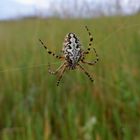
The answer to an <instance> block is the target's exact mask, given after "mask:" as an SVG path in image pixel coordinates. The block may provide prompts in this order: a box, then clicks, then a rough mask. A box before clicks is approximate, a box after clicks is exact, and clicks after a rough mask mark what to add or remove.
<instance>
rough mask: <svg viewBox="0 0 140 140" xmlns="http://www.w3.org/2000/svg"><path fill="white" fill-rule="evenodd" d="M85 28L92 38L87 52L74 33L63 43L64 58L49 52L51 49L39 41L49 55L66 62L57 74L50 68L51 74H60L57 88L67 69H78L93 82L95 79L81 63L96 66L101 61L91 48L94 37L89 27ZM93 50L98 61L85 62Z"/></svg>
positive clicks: (67, 36) (68, 35) (69, 34)
mask: <svg viewBox="0 0 140 140" xmlns="http://www.w3.org/2000/svg"><path fill="white" fill-rule="evenodd" d="M85 28H86V30H87V31H88V34H89V37H90V42H89V44H88V48H87V50H86V51H84V50H82V47H81V46H82V45H81V43H80V41H79V39H78V37H77V36H76V35H75V34H74V33H68V34H67V35H66V37H65V39H64V43H63V48H62V52H63V55H62V56H58V55H56V54H55V53H53V52H52V51H49V49H48V48H47V47H46V46H45V45H44V43H43V42H42V41H41V40H40V39H39V41H40V42H41V44H42V45H43V46H44V48H45V49H46V50H47V52H48V53H49V54H52V55H53V56H55V57H56V58H58V59H61V60H64V63H63V64H62V65H61V66H60V67H59V68H58V69H57V70H56V71H55V72H53V71H51V70H50V66H49V72H50V73H51V74H58V73H59V77H58V81H57V86H58V85H59V82H60V80H61V78H62V76H63V74H64V72H65V71H66V70H67V69H68V70H73V69H76V68H77V67H78V68H79V69H81V70H82V71H83V72H84V73H85V74H86V75H87V76H88V77H89V79H90V80H91V81H92V82H93V79H92V77H91V76H90V74H89V73H88V72H87V71H86V70H85V69H84V68H83V66H82V65H81V64H80V63H85V64H89V65H94V64H96V63H97V61H98V60H99V59H98V55H97V53H96V50H95V48H91V45H92V41H93V37H92V35H91V33H90V32H89V29H88V28H87V26H85ZM91 49H93V50H94V52H95V55H96V59H95V60H94V61H93V62H87V61H85V55H87V54H89V52H90V50H91Z"/></svg>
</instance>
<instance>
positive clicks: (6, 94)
mask: <svg viewBox="0 0 140 140" xmlns="http://www.w3.org/2000/svg"><path fill="white" fill-rule="evenodd" d="M85 25H87V26H88V28H89V29H90V32H91V33H92V35H93V37H94V47H95V48H96V51H97V53H98V55H99V59H100V61H99V63H98V64H96V65H95V66H88V65H84V67H85V68H86V69H87V70H88V71H89V72H90V74H91V75H92V76H93V77H94V79H95V82H94V83H91V82H90V80H89V79H88V77H87V76H86V75H85V74H84V73H83V72H81V71H79V70H74V71H67V72H66V73H65V74H64V77H63V79H62V81H61V82H60V85H59V87H57V86H56V81H57V77H55V76H52V75H50V74H49V73H48V67H47V66H48V63H50V64H51V67H52V69H56V68H57V67H58V66H59V65H60V64H61V63H62V61H59V60H57V59H56V58H54V57H53V56H50V55H49V54H48V53H47V52H46V50H45V49H44V48H43V47H42V46H41V44H40V43H39V41H38V39H39V38H41V39H42V40H43V42H44V43H45V44H46V45H47V46H48V48H50V50H52V51H54V52H56V53H57V54H61V49H62V43H63V40H64V37H65V35H66V34H67V33H68V32H75V33H76V35H77V36H78V37H79V38H80V40H81V42H82V44H83V49H86V48H87V47H88V43H89V37H88V33H87V31H86V30H85V27H84V26H85ZM86 59H87V60H89V61H93V60H94V59H95V54H94V52H93V51H91V53H90V54H89V55H88V56H87V58H86ZM139 139H140V15H135V16H127V17H108V18H107V17H102V18H97V19H65V20H61V19H57V18H56V19H21V20H16V21H1V22H0V140H139Z"/></svg>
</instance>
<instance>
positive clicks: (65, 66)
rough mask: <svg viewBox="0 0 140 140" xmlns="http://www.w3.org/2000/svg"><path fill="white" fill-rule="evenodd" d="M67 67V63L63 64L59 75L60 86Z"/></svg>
mask: <svg viewBox="0 0 140 140" xmlns="http://www.w3.org/2000/svg"><path fill="white" fill-rule="evenodd" d="M66 68H67V65H64V66H63V69H62V70H61V72H60V75H59V77H58V80H57V84H56V85H57V86H59V83H60V80H61V79H62V76H63V74H64V72H65V70H66Z"/></svg>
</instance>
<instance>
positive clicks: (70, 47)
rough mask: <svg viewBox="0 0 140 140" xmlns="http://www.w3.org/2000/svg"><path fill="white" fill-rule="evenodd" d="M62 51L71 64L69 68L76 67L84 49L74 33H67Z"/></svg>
mask: <svg viewBox="0 0 140 140" xmlns="http://www.w3.org/2000/svg"><path fill="white" fill-rule="evenodd" d="M62 51H63V53H64V57H65V59H66V61H67V62H68V64H69V65H68V66H69V69H75V68H76V65H77V63H78V62H79V61H80V58H81V56H82V49H81V44H80V42H79V39H78V38H77V36H76V35H75V34H74V33H68V34H67V35H66V37H65V40H64V43H63V49H62Z"/></svg>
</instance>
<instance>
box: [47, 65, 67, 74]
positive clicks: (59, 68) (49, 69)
mask: <svg viewBox="0 0 140 140" xmlns="http://www.w3.org/2000/svg"><path fill="white" fill-rule="evenodd" d="M65 64H66V62H64V63H63V64H61V66H60V67H58V68H57V70H56V71H52V70H51V68H50V64H48V71H49V73H50V74H53V75H55V74H57V73H58V72H59V70H61V69H62V68H63V67H64V66H65Z"/></svg>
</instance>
